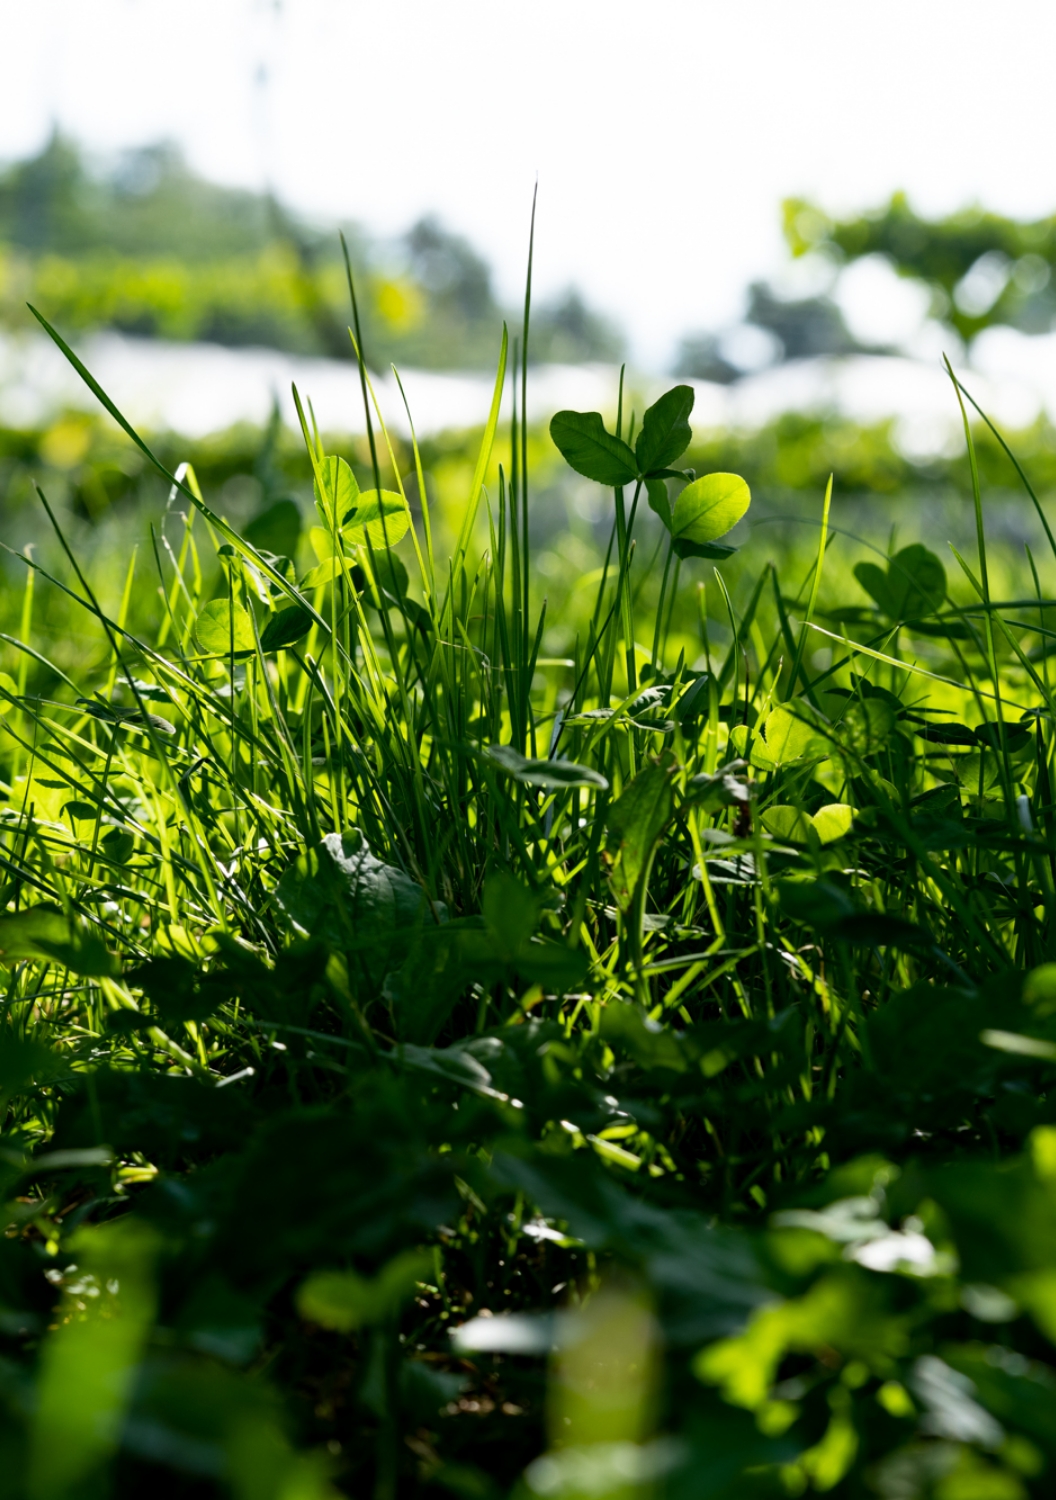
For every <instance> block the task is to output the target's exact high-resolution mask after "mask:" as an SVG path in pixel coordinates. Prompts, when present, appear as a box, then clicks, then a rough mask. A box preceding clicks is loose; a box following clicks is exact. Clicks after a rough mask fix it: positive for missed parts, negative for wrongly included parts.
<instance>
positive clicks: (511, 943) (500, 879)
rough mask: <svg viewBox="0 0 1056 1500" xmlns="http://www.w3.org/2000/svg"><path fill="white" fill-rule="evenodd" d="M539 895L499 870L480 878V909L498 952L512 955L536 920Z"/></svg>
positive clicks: (526, 938) (508, 957)
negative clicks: (482, 882)
mask: <svg viewBox="0 0 1056 1500" xmlns="http://www.w3.org/2000/svg"><path fill="white" fill-rule="evenodd" d="M539 908H540V899H539V896H538V895H536V893H535V892H534V891H530V890H529V889H528V887H527V886H525V885H522V884H521V882H520V881H519V880H517V879H516V878H515V877H514V876H513V875H509V874H507V873H506V871H500V872H498V873H497V874H495V875H489V876H488V878H487V880H486V881H485V882H484V899H483V903H482V910H483V913H484V923H485V926H486V927H487V930H488V933H489V934H490V936H491V937H492V939H493V940H494V942H495V944H496V946H497V947H498V949H499V950H500V952H501V954H502V956H503V957H504V958H507V959H513V958H515V957H516V955H517V954H518V953H519V952H520V951H521V949H522V948H524V947H526V946H527V944H528V943H529V941H530V940H531V937H532V934H533V933H534V932H535V929H536V927H537V926H538V923H539Z"/></svg>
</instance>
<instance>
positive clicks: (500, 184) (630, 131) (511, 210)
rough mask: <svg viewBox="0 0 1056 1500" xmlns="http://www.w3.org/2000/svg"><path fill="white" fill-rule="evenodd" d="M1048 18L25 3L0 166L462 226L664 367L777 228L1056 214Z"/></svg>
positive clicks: (350, 1) (715, 314) (627, 1)
mask: <svg viewBox="0 0 1056 1500" xmlns="http://www.w3.org/2000/svg"><path fill="white" fill-rule="evenodd" d="M1054 57H1056V6H1054V5H1053V4H1052V3H1051V0H1050V3H1046V0H1004V3H1003V4H1001V5H995V4H994V3H993V0H987V3H983V0H884V3H882V4H881V3H875V0H874V3H869V4H866V3H863V0H795V3H791V0H721V3H717V0H636V3H631V0H531V3H522V0H371V3H369V4H368V3H365V0H180V3H178V4H176V3H173V0H32V3H31V4H26V3H23V0H0V158H11V157H14V156H17V155H22V154H25V153H27V152H31V151H33V150H35V149H36V148H37V147H39V145H40V144H41V142H42V141H43V139H44V138H45V137H46V135H47V132H48V130H49V129H50V127H51V124H52V122H53V121H57V122H58V123H59V124H61V126H62V127H63V128H64V129H65V130H67V131H69V132H70V133H71V134H73V135H74V136H76V137H78V138H79V139H80V140H81V141H83V142H84V143H85V144H86V145H88V146H89V147H90V148H93V149H96V150H100V151H110V150H114V149H117V148H120V147H122V146H130V145H139V144H143V143H146V142H149V141H154V140H157V139H159V138H162V137H168V138H172V139H175V140H177V141H178V142H180V143H181V144H182V146H183V147H184V149H185V151H186V152H187V155H188V157H189V159H190V161H191V162H192V164H193V165H194V166H195V167H196V168H197V169H199V170H200V171H201V172H203V173H205V174H206V175H208V176H210V177H213V178H216V179H218V180H221V181H225V182H231V183H243V184H247V185H251V186H260V185H262V184H264V183H265V182H266V181H270V182H271V183H272V184H273V185H274V186H275V187H276V188H277V190H278V192H279V193H280V195H281V196H283V197H284V198H285V199H286V200H287V201H288V202H289V203H291V204H292V205H294V206H295V207H297V208H299V209H301V210H303V211H306V212H308V213H309V214H311V215H313V216H317V217H324V218H329V217H338V216H342V217H351V218H356V219H359V220H360V221H362V222H363V223H364V224H365V225H366V226H367V227H368V228H370V229H373V230H375V231H378V232H382V233H388V232H393V231H397V230H399V229H402V228H404V227H406V225H407V224H408V222H410V221H411V220H412V219H413V218H414V217H415V216H417V215H418V214H420V213H422V212H425V211H427V210H435V211H438V212H439V213H440V214H442V215H443V217H444V218H445V219H446V220H447V221H448V223H449V224H450V225H452V226H453V227H454V228H457V229H459V230H461V231H463V232H464V233H466V234H468V235H469V236H470V237H471V239H472V240H473V241H474V242H475V243H476V244H477V245H478V246H479V247H480V248H481V249H482V250H483V251H484V252H485V253H486V254H487V255H488V256H489V257H490V258H491V260H492V262H493V264H494V266H495V269H496V274H497V279H498V284H499V288H500V290H501V292H502V293H503V294H504V295H505V296H506V297H508V298H509V299H510V300H513V299H514V298H515V297H516V296H517V293H518V291H519V288H520V285H521V282H522V278H523V274H524V262H525V254H526V245H527V233H528V218H529V210H530V202H531V194H532V187H533V184H534V181H535V178H536V174H538V176H539V184H540V186H539V224H538V232H537V259H536V275H537V286H538V288H539V290H540V291H542V292H546V291H550V290H554V289H556V288H558V287H561V286H563V285H566V284H567V283H569V282H571V281H574V282H576V283H578V284H579V285H580V286H581V287H582V289H583V290H584V291H585V292H586V294H587V295H588V297H589V298H591V300H592V301H594V302H595V303H596V304H597V305H599V306H601V307H602V308H604V309H605V310H606V311H608V312H610V313H612V314H613V315H614V316H615V317H616V318H617V319H618V320H619V321H620V322H621V323H622V324H623V326H624V327H625V328H626V329H627V331H628V332H629V333H630V335H631V337H632V340H633V343H634V347H635V352H636V354H637V356H638V358H639V359H640V360H642V361H644V362H645V363H646V364H652V365H654V366H655V365H660V364H662V363H664V362H665V360H666V359H667V358H669V357H670V353H671V350H672V347H673V345H674V343H675V342H676V340H677V338H678V336H679V335H680V334H681V333H683V332H685V331H687V330H688V329H692V328H699V327H702V326H708V325H715V324H719V323H722V322H724V321H728V320H729V319H730V318H732V317H734V316H735V315H736V314H737V312H738V310H739V307H740V305H741V298H742V295H743V290H744V288H745V286H746V284H747V282H748V281H749V280H750V279H751V278H752V277H753V276H759V275H767V274H769V273H772V272H774V271H775V270H777V269H778V268H779V266H780V264H781V262H782V260H783V249H782V243H781V239H780V227H779V203H780V200H781V199H782V198H783V197H785V196H787V195H793V194H795V195H803V196H808V197H814V198H816V199H817V200H818V201H820V202H821V203H822V204H823V205H825V206H827V207H830V208H835V209H839V210H845V209H852V208H856V207H867V206H871V205H874V204H876V203H879V202H880V201H881V200H882V199H883V198H885V197H886V196H887V195H888V194H889V193H890V192H891V191H892V190H893V189H895V188H898V187H904V188H906V189H907V190H908V191H909V192H910V194H911V197H912V198H913V199H914V201H915V202H916V203H917V204H918V206H919V207H920V208H922V209H924V210H926V211H928V212H944V211H948V210H951V209H953V208H956V207H958V206H960V205H962V204H964V203H967V202H970V201H973V200H980V201H982V202H984V203H986V204H987V205H988V206H991V207H993V208H996V209H998V210H1001V211H1004V212H1008V213H1013V214H1020V215H1041V214H1044V213H1049V212H1052V211H1054V210H1056V159H1054V153H1053V151H1052V121H1053V104H1052V69H1053V59H1054Z"/></svg>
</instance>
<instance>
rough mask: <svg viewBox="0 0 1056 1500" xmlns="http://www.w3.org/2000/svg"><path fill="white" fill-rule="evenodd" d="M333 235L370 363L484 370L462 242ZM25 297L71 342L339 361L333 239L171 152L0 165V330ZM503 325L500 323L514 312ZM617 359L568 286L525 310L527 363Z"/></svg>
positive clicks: (499, 315) (594, 317)
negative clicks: (111, 340)
mask: <svg viewBox="0 0 1056 1500" xmlns="http://www.w3.org/2000/svg"><path fill="white" fill-rule="evenodd" d="M344 233H345V236H346V239H347V240H348V244H349V250H350V253H351V258H352V263H353V265H354V266H355V267H356V271H357V281H358V287H359V301H360V313H361V317H362V327H363V337H364V344H365V348H366V353H367V357H368V358H369V359H370V361H371V363H372V364H374V365H378V366H383V365H385V364H387V363H388V362H389V361H390V360H394V361H397V362H398V363H401V364H405V365H409V366H410V365H419V366H423V367H425V368H432V369H445V368H451V367H462V368H467V367H468V368H478V367H480V368H486V367H488V366H489V365H490V364H491V363H492V362H493V360H494V358H495V352H496V349H497V346H498V336H499V329H500V325H501V322H502V319H503V316H504V312H503V309H502V307H501V306H500V303H499V301H498V299H497V297H496V295H495V292H494V289H493V286H492V278H491V271H490V268H489V267H488V265H487V262H486V261H485V260H484V259H483V258H482V257H481V256H480V255H479V254H478V253H477V251H476V250H475V249H474V248H473V246H472V245H471V244H470V243H469V242H468V241H467V240H466V239H464V238H463V237H461V236H460V235H457V234H454V233H452V232H451V231H450V230H449V229H447V228H446V227H445V226H444V225H443V224H442V223H441V222H440V221H439V220H438V219H437V218H435V217H426V218H423V219H421V220H419V222H418V223H417V224H415V225H414V226H413V227H412V228H411V229H410V230H408V231H407V233H406V234H405V235H403V236H402V237H401V238H400V239H398V240H397V241H395V242H394V243H384V242H380V241H376V240H373V239H371V238H370V237H368V236H367V235H366V234H365V233H364V232H363V231H362V230H361V229H360V228H358V226H356V225H354V224H346V225H345V226H344ZM27 301H29V302H33V303H34V305H35V306H39V307H40V309H41V311H42V312H44V314H45V316H47V317H49V318H51V319H52V320H53V321H56V322H57V323H58V324H59V325H60V326H61V327H62V328H64V329H65V330H67V331H68V332H71V333H72V332H80V331H83V330H86V329H90V328H99V327H110V328H117V329H120V330H122V331H125V332H129V333H136V334H140V335H143V336H147V337H163V338H171V339H208V340H212V341H214V342H217V343H223V344H230V345H245V344H266V345H271V346H273V347H276V348H281V349H288V350H290V351H292V352H294V353H303V354H328V355H330V356H332V357H336V358H343V359H348V358H352V357H354V356H353V349H352V343H351V340H350V339H349V337H348V323H349V321H350V319H349V311H348V291H347V286H346V280H345V272H344V266H343V261H342V257H341V251H340V246H339V243H338V237H337V234H336V233H335V232H334V230H333V229H331V228H323V227H320V226H318V225H314V224H310V223H307V222H306V221H305V220H303V219H301V218H299V217H298V216H296V215H294V214H292V213H290V212H289V211H288V210H287V209H286V208H284V207H283V205H282V204H280V203H279V202H277V201H276V199H275V198H274V197H273V196H272V195H270V194H264V193H253V192H248V191H246V190H243V189H235V188H227V187H220V186H218V185H216V184H214V183H209V182H205V181H203V180H202V179H201V178H199V177H197V176H196V175H195V174H194V173H193V172H192V171H191V170H190V169H189V168H188V167H187V166H186V164H185V163H184V161H183V159H182V157H181V156H180V153H179V151H178V150H177V149H176V148H175V147H174V146H171V145H164V144H163V145H157V146H148V147H144V148H142V149H138V150H135V151H129V152H125V153H124V154H123V155H121V156H120V157H119V158H118V159H117V161H116V162H115V163H113V164H112V165H111V167H110V169H109V170H107V171H95V170H92V169H90V168H89V166H88V164H87V163H86V162H85V160H84V157H83V156H82V154H81V153H80V152H79V151H78V149H77V147H76V146H75V145H74V144H73V143H72V142H70V141H69V140H68V139H66V138H65V137H63V136H62V135H60V134H58V133H54V134H53V135H52V136H51V138H50V140H49V141H48V142H47V143H46V144H45V146H44V147H43V149H42V150H41V151H40V152H39V153H38V154H37V155H36V156H35V157H33V158H31V159H29V160H26V161H22V162H17V163H15V164H13V165H11V166H9V167H7V168H6V169H4V170H0V322H2V323H7V324H9V325H16V326H17V325H22V326H26V323H27V319H28V314H27V313H26V311H25V303H26V302H27ZM507 316H508V319H509V322H510V325H511V328H516V327H517V326H518V324H519V322H520V317H519V314H518V313H517V312H512V313H510V314H508V315H507ZM621 348H622V340H621V338H620V335H619V333H618V332H617V331H616V330H615V329H614V327H613V326H612V325H611V324H610V323H609V322H608V321H607V320H605V319H604V318H602V317H600V316H599V315H598V314H597V313H595V312H593V311H592V310H591V309H590V308H589V307H587V305H586V304H585V303H584V302H583V300H582V298H581V297H580V296H579V294H578V293H576V292H574V291H572V292H568V293H565V294H564V295H563V296H562V297H560V298H558V299H557V300H556V301H555V302H553V303H552V304H550V305H546V304H537V305H536V307H535V308H534V309H533V337H532V344H531V350H530V353H531V356H532V358H533V359H550V360H589V359H597V360H609V359H615V358H617V357H618V356H619V353H620V351H621Z"/></svg>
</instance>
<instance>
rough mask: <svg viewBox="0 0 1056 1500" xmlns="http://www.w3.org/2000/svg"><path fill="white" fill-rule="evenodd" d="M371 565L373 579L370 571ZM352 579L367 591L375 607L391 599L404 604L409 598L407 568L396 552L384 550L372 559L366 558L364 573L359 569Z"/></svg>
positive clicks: (369, 599) (362, 589)
mask: <svg viewBox="0 0 1056 1500" xmlns="http://www.w3.org/2000/svg"><path fill="white" fill-rule="evenodd" d="M371 567H372V568H373V574H374V577H373V579H371V577H370V573H369V569H370V568H371ZM352 581H353V583H355V584H356V585H357V587H358V588H359V589H360V590H361V591H364V592H365V594H366V600H367V603H368V604H371V605H373V607H374V608H375V609H380V608H381V606H382V604H383V602H384V603H386V604H387V603H388V601H389V600H391V601H392V602H394V603H396V604H402V603H403V601H404V600H405V599H406V598H407V589H408V587H409V585H410V579H409V578H408V576H407V569H406V568H405V567H404V565H403V561H402V559H401V558H399V557H397V555H396V553H395V552H384V551H382V552H376V553H375V554H374V557H373V558H372V559H370V558H364V569H363V571H362V574H360V571H359V570H358V569H357V570H355V571H354V572H353V575H352ZM386 595H387V596H388V598H387V599H386V597H385V596H386Z"/></svg>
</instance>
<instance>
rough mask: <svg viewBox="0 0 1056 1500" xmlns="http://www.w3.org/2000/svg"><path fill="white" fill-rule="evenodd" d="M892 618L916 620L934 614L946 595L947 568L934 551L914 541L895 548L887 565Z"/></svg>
mask: <svg viewBox="0 0 1056 1500" xmlns="http://www.w3.org/2000/svg"><path fill="white" fill-rule="evenodd" d="M887 576H888V586H889V589H890V595H891V601H892V603H893V605H894V610H895V613H894V615H893V616H892V618H893V619H899V620H915V619H917V618H918V617H921V616H927V615H930V614H934V612H935V610H937V609H938V608H939V607H940V605H941V604H942V602H943V600H944V599H945V598H946V569H945V568H944V567H943V565H942V562H941V561H940V559H939V558H938V557H936V555H935V553H934V552H930V551H929V550H928V548H927V547H922V546H921V545H920V544H919V542H914V544H913V545H912V546H911V547H903V548H902V550H901V552H896V553H895V555H894V557H893V558H892V559H891V561H890V562H889V563H888V565H887Z"/></svg>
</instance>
